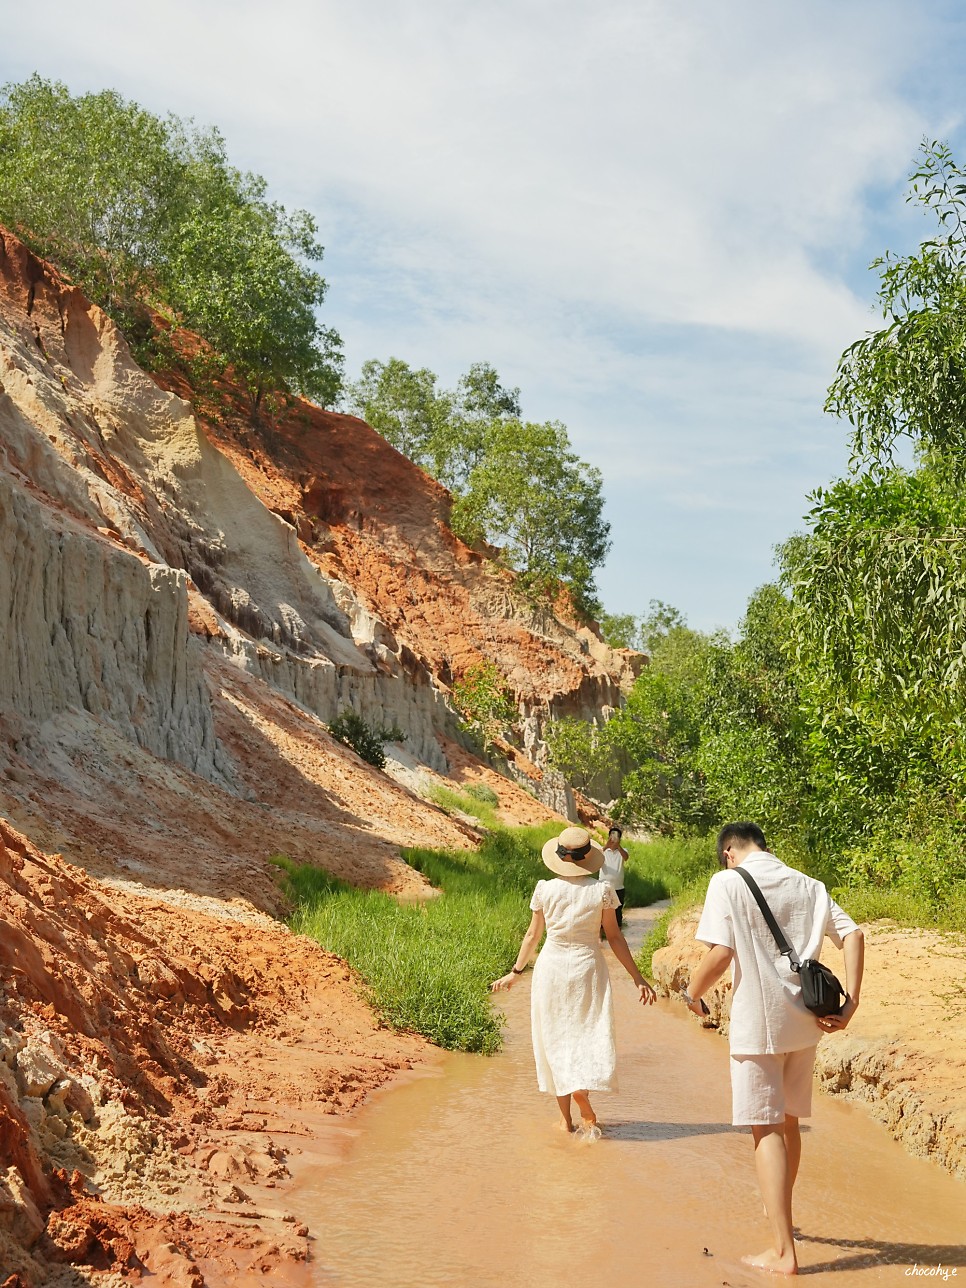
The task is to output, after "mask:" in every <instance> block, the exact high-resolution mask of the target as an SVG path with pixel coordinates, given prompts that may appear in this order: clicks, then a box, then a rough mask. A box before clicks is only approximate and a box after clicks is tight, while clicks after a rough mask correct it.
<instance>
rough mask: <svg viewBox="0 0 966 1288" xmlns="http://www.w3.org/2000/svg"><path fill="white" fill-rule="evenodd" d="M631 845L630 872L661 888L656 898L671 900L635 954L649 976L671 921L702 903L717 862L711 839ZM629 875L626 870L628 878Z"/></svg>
mask: <svg viewBox="0 0 966 1288" xmlns="http://www.w3.org/2000/svg"><path fill="white" fill-rule="evenodd" d="M631 844H632V845H634V848H633V849H631V848H630V846H628V850H629V852H630V854H631V858H632V863H633V870H634V871H635V872H637V873H638V874H639V876H640V878H641V879H642V880H643V881H648V882H653V883H655V884H659V885H660V886H661V887H662V893H661V895H658V896H656V897H657V898H665V899H666V898H670V899H671V901H672V902H671V904H670V906H669V907H668V908H666V909H665V910H664V912H663V913H662V914H661V916H660V917H659V918H658V919H657V921H655V923H654V925H653V926H652V927H651V929H650V931H649V932H648V934H647V936H646V938H645V939H644V942H643V944H641V947H640V950H639V952H638V954H637V958H636V961H637V965H638V968H639V969H640V971H641V973H642V974H644V975H650V973H651V958H652V957H653V956H654V954H655V953H656V952H657V950H658V949H659V948H663V947H664V946H665V944H666V943H667V931H668V926H669V925H670V923H671V920H672V918H674V917H676V916H677V915H678V913H679V912H683V911H684V910H685V909H686V908H692V907H694V905H695V904H696V903H700V902H701V901H702V900H703V899H704V895H705V891H706V890H707V888H708V881H709V879H710V878H711V876H712V874H713V873H714V872H716V871H717V868H718V860H717V856H716V854H715V844H714V838H713V837H704V836H697V837H695V836H692V837H673V838H662V839H660V840H657V841H648V842H643V843H637V844H635V843H633V842H632V843H631ZM630 871H631V869H630V868H629V869H628V875H630ZM651 902H653V900H651Z"/></svg>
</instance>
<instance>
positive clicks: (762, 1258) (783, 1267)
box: [741, 1248, 798, 1275]
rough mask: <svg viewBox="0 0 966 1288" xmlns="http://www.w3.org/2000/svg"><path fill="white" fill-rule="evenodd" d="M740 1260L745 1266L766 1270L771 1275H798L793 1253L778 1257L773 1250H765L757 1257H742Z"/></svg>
mask: <svg viewBox="0 0 966 1288" xmlns="http://www.w3.org/2000/svg"><path fill="white" fill-rule="evenodd" d="M741 1260H742V1263H743V1264H744V1265H746V1266H753V1267H754V1268H755V1269H756V1270H767V1271H769V1272H770V1273H771V1274H773V1275H797V1274H798V1262H797V1261H796V1260H795V1253H794V1252H788V1253H786V1254H785V1255H784V1256H779V1254H778V1253H777V1252H776V1251H775V1249H774V1248H766V1249H765V1251H764V1252H759V1253H758V1254H757V1256H747V1257H742V1258H741Z"/></svg>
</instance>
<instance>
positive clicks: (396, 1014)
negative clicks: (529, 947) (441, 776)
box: [273, 793, 709, 1054]
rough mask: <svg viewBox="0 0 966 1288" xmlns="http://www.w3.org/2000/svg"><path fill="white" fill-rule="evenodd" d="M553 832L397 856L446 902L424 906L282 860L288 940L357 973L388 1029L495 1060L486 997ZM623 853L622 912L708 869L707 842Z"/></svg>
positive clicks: (515, 939) (502, 832) (503, 834)
mask: <svg viewBox="0 0 966 1288" xmlns="http://www.w3.org/2000/svg"><path fill="white" fill-rule="evenodd" d="M454 794H455V793H454ZM469 799H472V798H469ZM474 803H475V804H477V805H479V804H480V802H478V801H477V802H474ZM560 827H561V825H560V823H545V824H542V825H540V826H537V827H527V828H505V827H498V828H496V830H494V831H492V832H491V833H489V835H487V836H486V838H485V839H484V841H483V843H482V844H481V846H480V848H479V849H477V850H430V849H411V850H406V851H404V857H405V858H406V860H407V862H409V863H410V864H411V865H412V866H413V867H414V868H415V869H416V870H417V871H419V872H422V873H424V874H425V876H426V877H427V878H428V879H429V880H430V881H431V882H432V884H433V885H434V886H436V887H437V888H438V889H439V890H441V891H442V894H441V895H440V896H439V898H437V899H432V900H429V901H428V902H427V903H424V904H400V903H398V902H397V901H396V900H395V899H393V898H392V897H391V896H390V895H385V894H380V893H377V892H374V891H369V890H358V889H356V888H355V887H353V886H349V885H347V884H346V883H345V882H344V881H339V880H338V879H337V878H336V877H333V876H330V875H329V874H328V873H327V872H324V871H322V870H321V869H319V868H315V867H300V866H298V865H296V864H294V863H292V862H291V861H290V860H289V859H286V858H284V857H282V856H278V857H276V858H275V859H274V860H273V862H274V863H275V864H276V865H277V866H278V868H279V869H280V872H281V873H282V874H283V879H284V883H285V887H286V893H287V894H288V896H289V898H290V899H291V900H292V903H293V904H294V905H295V912H294V914H293V916H292V918H291V923H290V924H291V925H292V928H293V930H295V931H297V932H298V933H300V934H306V935H310V936H311V937H312V938H313V939H316V940H317V941H318V942H319V943H320V944H321V945H322V947H323V948H326V949H328V951H329V952H333V953H337V954H338V956H340V957H343V958H344V959H345V960H346V961H348V962H349V963H350V964H351V965H352V966H353V967H354V968H355V969H356V970H357V971H358V972H359V974H360V975H361V977H362V979H363V980H364V987H365V990H366V996H367V997H368V999H369V1000H370V1001H371V1003H372V1004H373V1006H374V1007H375V1009H376V1011H377V1012H378V1014H379V1015H380V1016H381V1018H382V1019H383V1020H384V1022H385V1023H387V1024H389V1025H391V1026H393V1027H394V1028H399V1029H412V1030H414V1031H416V1032H418V1033H422V1034H424V1035H425V1036H426V1037H428V1038H429V1039H430V1040H431V1041H433V1042H435V1043H437V1044H438V1045H439V1046H442V1047H446V1048H448V1049H450V1050H459V1051H478V1052H482V1053H484V1054H490V1053H491V1052H494V1051H497V1050H499V1047H500V1044H501V1028H502V1021H503V1016H502V1015H500V1014H499V1013H497V1012H495V1011H494V1008H493V1006H492V1002H491V997H490V994H489V992H488V986H489V984H490V981H491V980H493V979H496V978H497V977H498V976H500V975H503V974H504V973H505V972H506V971H507V970H508V969H509V967H510V965H511V964H512V962H513V960H514V957H515V955H516V952H517V950H518V949H519V946H520V940H521V938H522V937H523V933H524V931H525V930H526V928H527V925H528V923H529V920H530V910H529V906H528V905H529V901H530V895H531V894H532V893H533V887H534V886H535V885H536V883H537V882H538V881H540V880H542V879H543V878H545V877H546V876H547V870H546V868H545V867H544V866H543V863H542V862H541V860H540V849H541V847H542V846H543V844H544V842H545V841H547V840H549V839H550V838H551V837H553V836H557V835H558V834H559V832H560ZM628 849H629V850H630V852H631V855H632V858H631V863H630V865H629V866H628V869H627V890H628V903H638V904H646V903H651V902H653V901H654V900H655V899H659V898H663V897H666V896H667V895H669V894H675V893H677V892H678V891H680V890H681V889H683V888H684V885H685V882H686V879H687V878H688V877H691V876H693V874H694V872H695V871H696V870H698V869H703V867H706V866H707V862H708V853H709V850H708V844H707V842H703V843H701V844H696V843H693V842H656V843H654V844H652V845H643V844H640V843H637V842H631V844H630V845H629V846H628ZM701 880H702V881H706V877H702V878H701ZM696 888H697V887H696ZM701 893H703V890H702V892H701ZM697 897H699V898H700V894H699V895H698V896H697Z"/></svg>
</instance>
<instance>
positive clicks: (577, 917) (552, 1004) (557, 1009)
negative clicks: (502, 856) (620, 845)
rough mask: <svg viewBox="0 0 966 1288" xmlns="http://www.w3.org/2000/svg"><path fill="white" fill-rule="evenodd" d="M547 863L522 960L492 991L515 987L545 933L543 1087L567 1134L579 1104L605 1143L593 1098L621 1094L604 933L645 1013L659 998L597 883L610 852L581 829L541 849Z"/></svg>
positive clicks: (537, 972)
mask: <svg viewBox="0 0 966 1288" xmlns="http://www.w3.org/2000/svg"><path fill="white" fill-rule="evenodd" d="M542 858H543V861H544V863H545V865H546V866H547V867H548V868H549V869H550V871H551V872H552V873H553V878H552V879H551V880H549V881H538V882H537V887H536V889H535V890H534V892H533V898H532V899H531V900H530V907H531V909H532V910H533V917H532V918H531V920H530V928H529V929H528V930H527V933H526V934H525V935H524V936H523V943H522V944H521V945H520V951H519V952H518V953H517V959H516V961H515V962H514V964H513V967H512V968H511V970H510V971H509V972H508V973H507V974H506V975H504V976H503V977H502V979H497V980H494V982H493V983H492V984H491V985H490V987H491V988H492V989H493V990H498V989H502V988H512V987H513V985H514V984H515V983H516V981H517V980H518V979H519V978H520V976H521V975H522V974H523V972H524V970H525V969H526V965H527V962H528V961H529V960H530V958H531V956H532V955H533V953H534V951H535V949H536V947H537V945H538V944H539V943H540V940H541V938H542V937H543V933H544V931H545V930H546V932H547V940H546V943H545V944H544V946H543V949H542V951H541V953H540V956H539V957H538V958H537V963H536V965H535V966H534V968H533V987H532V990H531V993H530V1019H531V1029H532V1035H533V1058H534V1061H535V1063H536V1066H537V1085H538V1086H539V1088H540V1090H541V1091H547V1092H549V1093H550V1094H551V1095H552V1096H556V1098H557V1104H558V1106H559V1108H560V1114H561V1117H562V1119H563V1126H564V1128H565V1129H566V1130H567V1131H568V1132H572V1131H574V1130H575V1127H574V1122H573V1119H572V1117H571V1108H570V1102H571V1099H573V1101H574V1102H575V1104H576V1105H577V1109H578V1111H579V1113H580V1120H581V1126H582V1127H583V1129H584V1130H585V1132H587V1133H588V1134H591V1135H593V1134H597V1135H599V1128H598V1127H597V1115H596V1114H595V1113H594V1110H593V1107H592V1106H591V1103H590V1096H589V1094H588V1093H589V1092H591V1091H616V1090H617V1049H616V1044H615V1039H614V1004H613V999H612V997H611V987H610V977H609V976H608V973H607V963H606V962H605V960H604V954H603V951H602V949H601V945H600V930H601V926H603V928H604V933H605V934H606V936H607V941H608V943H609V944H610V946H611V948H612V950H613V952H614V956H615V957H616V958H617V960H618V961H619V962H620V964H621V965H622V966H623V967H624V969H625V970H626V971H627V973H628V975H630V977H631V979H632V980H633V981H634V983H635V985H636V986H637V990H638V993H639V994H640V1000H641V1003H642V1004H643V1005H644V1006H649V1005H650V1004H651V1003H652V1002H653V1001H654V990H653V988H651V986H650V984H649V983H648V982H647V980H646V979H644V977H643V976H642V975H641V973H640V971H639V970H638V969H637V966H636V965H635V964H634V958H633V957H632V956H631V950H630V949H629V948H628V946H627V941H626V940H625V938H624V936H623V934H622V933H621V930H620V927H619V926H618V924H617V916H616V909H617V907H618V903H617V896H616V894H615V893H614V889H613V887H612V886H611V885H609V884H608V883H607V882H606V881H598V880H597V879H596V874H597V873H598V872H599V871H600V869H601V867H602V866H603V864H604V852H603V850H601V848H600V846H598V845H596V844H595V843H594V842H593V840H591V837H590V833H589V832H586V831H585V830H584V829H583V828H582V827H567V828H564V830H563V831H562V832H561V833H560V835H559V836H557V837H553V838H552V839H551V840H549V841H548V842H547V843H546V845H545V846H544V847H543V850H542Z"/></svg>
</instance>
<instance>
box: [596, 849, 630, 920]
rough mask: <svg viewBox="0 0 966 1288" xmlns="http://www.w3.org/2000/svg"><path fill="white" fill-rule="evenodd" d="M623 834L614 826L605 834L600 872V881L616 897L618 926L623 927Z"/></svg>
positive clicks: (625, 855) (624, 854)
mask: <svg viewBox="0 0 966 1288" xmlns="http://www.w3.org/2000/svg"><path fill="white" fill-rule="evenodd" d="M623 835H624V833H623V832H622V831H621V829H620V828H619V827H617V825H616V824H615V825H614V827H612V828H611V829H610V831H609V832H608V833H607V844H606V845H605V846H604V866H603V867H602V868H601V870H600V880H601V881H606V882H607V884H608V885H610V886H613V888H614V893H615V894H616V895H617V908H616V909H615V913H616V916H617V924H618V926H620V927H622V928H623V925H624V864H625V863H626V862H627V857H628V856H627V851H626V850H625V849H624V847H623V845H622V844H621V838H622V837H623Z"/></svg>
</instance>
